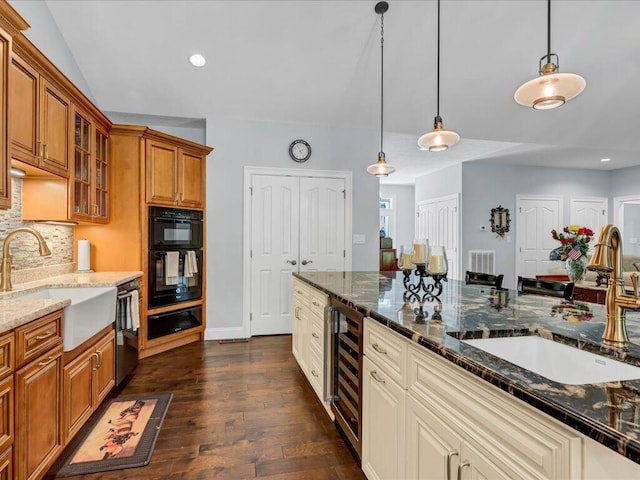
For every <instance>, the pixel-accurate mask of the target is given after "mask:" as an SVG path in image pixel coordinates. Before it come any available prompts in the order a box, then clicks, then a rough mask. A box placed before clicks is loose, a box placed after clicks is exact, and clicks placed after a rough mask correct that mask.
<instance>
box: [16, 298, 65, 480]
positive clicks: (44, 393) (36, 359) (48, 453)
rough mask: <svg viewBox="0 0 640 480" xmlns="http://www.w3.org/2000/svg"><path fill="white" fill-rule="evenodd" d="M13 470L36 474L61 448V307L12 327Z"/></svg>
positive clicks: (23, 478) (27, 479)
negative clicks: (13, 393) (13, 339)
mask: <svg viewBox="0 0 640 480" xmlns="http://www.w3.org/2000/svg"><path fill="white" fill-rule="evenodd" d="M15 340H16V352H15V355H16V368H17V370H16V372H15V374H14V382H15V383H14V385H15V397H14V408H15V439H14V444H13V451H14V463H13V470H14V474H15V478H16V479H20V480H31V479H39V478H42V476H43V475H44V474H45V473H46V471H47V469H48V468H49V467H50V466H51V464H52V463H53V462H54V461H55V459H56V458H57V456H58V455H59V454H60V453H61V451H62V447H63V438H62V429H61V425H62V421H61V415H62V310H59V311H57V312H54V313H51V314H49V315H45V316H44V317H41V318H39V319H37V320H34V321H32V322H30V323H27V324H26V325H23V326H21V327H18V328H16V329H15Z"/></svg>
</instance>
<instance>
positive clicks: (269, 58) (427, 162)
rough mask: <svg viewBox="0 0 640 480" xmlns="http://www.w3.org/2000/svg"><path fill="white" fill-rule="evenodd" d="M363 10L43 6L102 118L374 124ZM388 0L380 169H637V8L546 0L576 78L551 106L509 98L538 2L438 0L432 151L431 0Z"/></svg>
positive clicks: (374, 61)
mask: <svg viewBox="0 0 640 480" xmlns="http://www.w3.org/2000/svg"><path fill="white" fill-rule="evenodd" d="M375 3H376V2H375V1H360V0H358V1H330V0H323V1H307V0H305V1H265V0H257V1H256V0H244V1H206V0H198V1H190V0H183V1H177V0H163V1H137V0H129V1H119V0H92V1H83V2H79V1H76V0H69V1H68V0H47V1H46V4H47V5H48V7H49V9H50V11H51V14H52V16H53V18H54V19H55V22H56V24H57V25H58V27H59V29H60V31H61V33H62V35H63V37H64V39H65V41H66V43H67V44H68V46H69V49H70V50H71V52H72V54H73V56H74V58H75V60H76V62H77V64H78V66H79V68H80V70H81V72H82V74H83V75H84V77H85V79H86V80H87V83H88V85H89V87H90V89H91V92H92V94H93V96H94V98H95V101H96V103H97V104H98V106H99V107H100V108H101V109H103V110H105V111H114V112H129V113H138V114H139V113H144V114H151V115H161V116H176V117H188V118H204V117H205V116H207V115H210V114H213V115H221V116H231V117H241V118H251V119H263V120H268V121H279V122H300V123H311V124H321V125H336V126H359V127H371V128H375V129H379V128H380V23H379V22H380V18H379V16H378V15H377V14H376V13H375V12H374V5H375ZM389 5H390V8H389V11H388V12H387V14H386V15H385V19H384V21H385V26H384V35H385V44H384V45H385V65H384V67H385V82H384V99H385V116H384V126H385V132H387V133H386V134H385V136H386V142H385V143H386V144H387V146H386V147H385V151H386V152H387V159H388V161H390V162H391V163H394V164H397V165H399V166H403V167H405V168H408V169H409V170H410V171H411V172H412V173H411V175H413V176H415V171H422V169H423V168H427V169H428V168H433V167H434V166H441V165H444V164H448V163H453V162H456V161H462V160H470V159H477V158H494V159H502V160H503V161H510V162H518V163H521V164H548V165H552V166H566V167H582V168H593V169H614V168H621V167H624V166H629V165H635V164H638V163H640V135H639V134H638V132H640V115H639V114H638V107H639V106H640V93H639V91H638V83H639V82H638V77H639V75H640V54H639V53H640V28H638V26H637V25H638V22H639V21H640V2H638V1H634V0H631V1H620V0H553V1H552V4H551V5H552V26H551V48H552V51H553V52H554V53H557V54H558V55H559V58H560V70H561V71H564V72H573V73H577V74H580V75H582V76H583V77H584V78H585V79H586V82H587V87H586V89H585V91H584V92H583V94H582V95H580V96H579V97H577V98H576V99H574V100H572V101H570V102H569V103H567V104H566V105H565V106H563V107H561V108H558V109H555V110H549V111H534V110H532V109H528V108H525V107H522V106H519V105H518V104H516V103H515V101H514V100H513V94H514V92H515V90H516V88H517V87H518V86H519V85H520V84H522V83H523V82H525V81H526V80H529V79H531V78H533V77H535V76H536V75H537V69H538V61H539V59H540V57H542V56H543V55H544V54H545V53H546V49H547V44H546V41H547V39H546V34H547V31H546V21H547V2H546V1H544V0H509V1H508V0H442V4H441V105H440V113H441V115H442V117H443V119H444V126H445V128H448V129H452V130H455V131H457V132H458V133H459V134H460V135H461V137H462V138H463V140H462V141H461V143H460V144H459V145H457V146H456V147H454V148H452V149H451V150H450V151H448V152H445V153H441V154H433V153H426V152H418V151H417V147H416V144H415V142H416V140H417V138H418V137H419V136H420V135H421V134H422V133H425V132H426V131H429V130H431V128H432V126H433V117H434V116H435V113H436V68H435V67H436V1H435V0H425V1H409V0H395V1H394V0H390V1H389ZM195 52H198V53H201V54H203V55H204V56H205V57H206V58H207V64H206V66H204V67H203V68H194V67H193V66H191V65H190V64H189V62H188V57H189V55H191V54H192V53H195ZM603 157H610V158H612V161H611V162H609V163H606V164H605V163H601V162H600V161H599V160H600V159H601V158H603ZM373 160H375V159H372V161H373ZM403 162H406V165H405V164H404V163H403ZM412 168H413V169H414V170H415V169H418V170H415V171H414V170H411V169H412ZM389 178H390V179H392V177H389ZM401 178H402V177H401V176H399V177H398V179H401Z"/></svg>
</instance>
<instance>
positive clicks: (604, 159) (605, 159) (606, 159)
mask: <svg viewBox="0 0 640 480" xmlns="http://www.w3.org/2000/svg"><path fill="white" fill-rule="evenodd" d="M600 161H601V162H610V161H611V159H610V158H601V159H600Z"/></svg>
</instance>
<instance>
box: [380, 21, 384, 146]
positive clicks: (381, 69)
mask: <svg viewBox="0 0 640 480" xmlns="http://www.w3.org/2000/svg"><path fill="white" fill-rule="evenodd" d="M383 113H384V13H382V14H381V15H380V152H381V153H382V152H384V150H383V149H382V132H383V125H384V124H383V118H384V115H383Z"/></svg>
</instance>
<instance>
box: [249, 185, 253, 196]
mask: <svg viewBox="0 0 640 480" xmlns="http://www.w3.org/2000/svg"><path fill="white" fill-rule="evenodd" d="M249 194H250V195H253V187H249Z"/></svg>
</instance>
